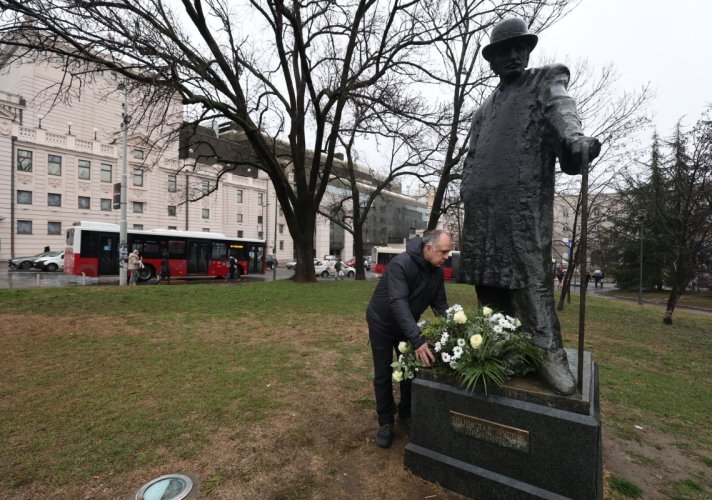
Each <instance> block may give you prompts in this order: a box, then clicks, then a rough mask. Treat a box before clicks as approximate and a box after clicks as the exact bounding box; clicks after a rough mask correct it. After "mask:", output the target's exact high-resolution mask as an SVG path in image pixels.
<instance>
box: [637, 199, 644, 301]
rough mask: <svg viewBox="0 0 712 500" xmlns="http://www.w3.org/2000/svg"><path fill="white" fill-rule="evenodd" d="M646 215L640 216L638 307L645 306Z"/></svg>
mask: <svg viewBox="0 0 712 500" xmlns="http://www.w3.org/2000/svg"><path fill="white" fill-rule="evenodd" d="M644 218H645V214H643V213H641V215H640V230H639V233H638V236H639V239H640V279H639V281H638V305H643V219H644Z"/></svg>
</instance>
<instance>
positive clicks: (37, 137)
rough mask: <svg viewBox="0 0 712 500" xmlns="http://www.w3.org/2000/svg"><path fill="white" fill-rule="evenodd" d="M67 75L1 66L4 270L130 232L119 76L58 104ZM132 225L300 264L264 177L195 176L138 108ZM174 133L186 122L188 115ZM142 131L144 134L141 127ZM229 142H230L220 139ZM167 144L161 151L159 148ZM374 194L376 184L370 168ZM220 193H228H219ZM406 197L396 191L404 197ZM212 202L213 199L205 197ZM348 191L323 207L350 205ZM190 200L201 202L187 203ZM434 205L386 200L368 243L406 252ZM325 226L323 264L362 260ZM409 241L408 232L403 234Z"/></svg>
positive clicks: (0, 250) (132, 134) (91, 82)
mask: <svg viewBox="0 0 712 500" xmlns="http://www.w3.org/2000/svg"><path fill="white" fill-rule="evenodd" d="M63 78H65V75H64V72H63V70H61V69H60V68H59V67H55V66H53V65H51V64H47V63H35V62H25V63H22V64H12V65H10V64H7V60H5V61H3V60H0V176H1V177H0V179H1V183H0V185H2V186H3V187H4V188H3V189H0V259H2V260H6V259H10V258H12V257H17V256H20V255H33V254H36V253H39V252H41V251H42V250H43V249H44V248H45V246H49V247H50V248H51V249H63V248H64V240H65V236H64V234H65V230H66V228H67V227H69V226H71V225H72V224H74V223H75V222H78V221H92V222H109V223H114V224H119V223H120V210H119V209H115V208H114V205H113V198H114V189H115V188H114V186H115V184H116V183H120V182H121V171H122V163H123V158H124V144H123V133H122V128H121V124H122V120H123V112H124V110H123V104H124V100H125V97H126V96H125V95H124V91H123V90H122V87H121V85H120V81H119V80H120V79H119V77H118V76H117V75H116V73H113V72H110V71H104V72H98V73H96V74H95V75H94V76H92V77H91V78H90V79H87V80H86V81H84V82H82V89H81V94H76V95H74V96H73V98H72V99H71V100H68V101H65V100H64V99H61V98H58V96H57V92H56V87H57V85H58V84H59V82H61V81H62V79H63ZM128 102H129V105H128V108H129V109H128V115H129V116H131V117H132V118H133V122H137V121H140V122H141V123H140V124H138V125H137V124H136V123H132V125H131V127H130V128H129V139H128V144H127V147H126V150H127V157H128V162H127V187H128V189H127V221H128V227H129V229H131V228H136V229H147V230H148V229H158V228H166V229H182V230H190V231H206V232H207V231H209V232H215V233H222V234H225V235H227V236H235V237H244V238H259V239H265V240H266V242H267V253H268V255H271V254H272V249H273V248H274V249H275V253H276V256H277V259H278V261H280V262H286V261H288V260H291V259H292V258H293V241H292V238H291V236H290V234H289V231H288V229H287V226H286V222H285V220H284V217H283V215H282V214H281V213H280V210H279V208H278V207H277V206H276V198H275V195H274V190H273V188H272V186H271V184H270V182H269V180H268V179H267V177H266V175H265V174H264V173H263V172H261V171H250V170H249V169H244V170H242V171H240V172H239V175H236V174H233V173H229V174H225V175H223V176H222V177H220V179H219V181H218V176H217V174H218V172H219V171H220V170H221V169H222V166H221V165H206V164H194V162H193V161H192V160H190V159H182V158H180V155H179V140H178V137H177V134H176V136H175V139H174V140H171V141H163V142H160V141H158V142H157V141H156V138H155V137H152V134H153V135H156V134H155V131H156V129H157V128H156V127H155V126H154V124H152V123H151V120H150V117H148V116H145V115H144V114H143V113H142V112H141V111H142V110H141V109H140V108H138V107H137V105H136V104H132V99H131V96H128ZM169 116H170V117H171V120H172V123H169V124H168V125H169V128H170V127H175V128H177V127H179V126H180V124H181V121H182V109H181V106H180V103H176V104H175V105H174V107H173V109H172V114H171V115H169ZM139 125H140V126H139ZM215 133H216V135H219V136H220V138H221V139H222V138H230V135H229V134H224V133H222V132H221V133H218V131H217V128H216V131H215ZM157 144H158V146H157ZM360 168H361V170H363V172H360V174H359V175H360V178H363V182H364V183H365V184H364V186H362V187H364V188H365V190H368V189H369V187H368V185H369V182H372V181H374V179H372V178H370V177H371V176H373V175H374V174H373V172H372V171H371V170H370V169H368V168H366V167H360ZM216 182H220V185H219V189H214V188H215V187H216ZM396 187H397V186H396ZM205 193H209V194H207V195H206V194H205ZM343 195H344V190H343V188H340V187H339V186H338V183H335V184H334V185H332V186H330V187H329V189H328V194H327V196H325V199H324V203H325V204H328V203H331V202H333V200H334V199H336V198H338V197H340V196H343ZM186 199H188V200H196V201H191V202H188V203H186ZM426 215H427V203H426V202H425V200H417V199H414V198H411V197H407V196H405V195H402V194H400V193H399V192H397V190H384V191H383V192H382V196H381V197H380V199H379V202H378V203H377V204H376V206H374V209H373V216H372V217H371V218H370V221H371V222H370V224H369V225H368V228H367V234H365V237H364V240H365V242H366V249H365V250H366V252H368V251H369V249H370V246H371V245H373V244H383V243H382V242H384V241H385V242H388V241H392V240H398V241H401V240H403V237H405V236H407V235H408V234H409V232H410V231H411V230H412V229H421V228H422V227H424V224H425V223H426V222H427V219H426ZM334 226H335V225H334V224H332V223H331V222H330V221H329V220H328V219H327V218H325V217H318V219H317V229H316V232H315V248H314V252H315V256H317V257H323V256H324V255H330V254H333V253H337V254H340V255H341V257H342V258H349V257H351V256H352V253H353V252H352V248H353V237H352V235H351V234H350V233H348V232H347V231H343V230H341V231H339V230H338V228H337V230H336V231H335V227H334ZM403 231H405V233H404V234H401V233H403Z"/></svg>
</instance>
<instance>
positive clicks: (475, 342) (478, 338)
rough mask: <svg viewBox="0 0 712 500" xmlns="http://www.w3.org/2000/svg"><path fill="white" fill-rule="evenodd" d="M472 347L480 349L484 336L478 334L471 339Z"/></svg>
mask: <svg viewBox="0 0 712 500" xmlns="http://www.w3.org/2000/svg"><path fill="white" fill-rule="evenodd" d="M470 345H471V346H472V348H473V349H477V348H478V347H480V345H482V335H480V334H479V333H478V334H476V335H473V336H472V337H470Z"/></svg>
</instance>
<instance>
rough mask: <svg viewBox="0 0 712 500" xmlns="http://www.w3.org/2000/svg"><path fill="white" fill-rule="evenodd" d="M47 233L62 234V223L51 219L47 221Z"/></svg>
mask: <svg viewBox="0 0 712 500" xmlns="http://www.w3.org/2000/svg"><path fill="white" fill-rule="evenodd" d="M47 234H62V223H61V222H52V221H50V222H48V223H47Z"/></svg>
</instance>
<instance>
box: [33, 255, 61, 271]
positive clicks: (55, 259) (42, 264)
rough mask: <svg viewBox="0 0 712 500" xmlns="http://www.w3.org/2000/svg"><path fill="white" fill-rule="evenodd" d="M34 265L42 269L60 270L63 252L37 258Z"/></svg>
mask: <svg viewBox="0 0 712 500" xmlns="http://www.w3.org/2000/svg"><path fill="white" fill-rule="evenodd" d="M35 267H36V268H37V269H41V270H43V271H62V270H63V269H64V252H62V253H60V254H59V255H53V256H47V257H41V258H39V259H37V260H36V261H35Z"/></svg>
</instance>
